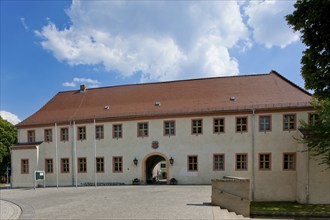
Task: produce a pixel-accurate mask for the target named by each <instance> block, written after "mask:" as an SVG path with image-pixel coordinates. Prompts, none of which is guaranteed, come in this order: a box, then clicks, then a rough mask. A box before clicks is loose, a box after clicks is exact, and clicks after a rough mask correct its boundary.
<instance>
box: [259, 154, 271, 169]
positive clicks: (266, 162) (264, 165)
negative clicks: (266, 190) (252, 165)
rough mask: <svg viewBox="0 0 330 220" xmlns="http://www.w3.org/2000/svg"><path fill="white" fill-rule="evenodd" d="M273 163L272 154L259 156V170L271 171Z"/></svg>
mask: <svg viewBox="0 0 330 220" xmlns="http://www.w3.org/2000/svg"><path fill="white" fill-rule="evenodd" d="M271 163H272V161H271V154H270V153H262V154H259V170H271V168H272V167H271V166H272V164H271Z"/></svg>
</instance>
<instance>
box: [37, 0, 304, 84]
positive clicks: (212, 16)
mask: <svg viewBox="0 0 330 220" xmlns="http://www.w3.org/2000/svg"><path fill="white" fill-rule="evenodd" d="M292 5H293V2H291V1H152V2H151V1H79V0H73V2H72V5H71V7H70V8H69V9H67V10H66V13H67V15H68V16H69V18H70V25H69V26H68V27H66V28H64V29H59V28H58V27H57V26H56V24H54V23H52V22H51V21H50V20H48V22H49V23H48V25H46V26H44V27H42V29H41V30H38V31H35V33H36V35H37V36H39V37H40V38H41V39H42V40H41V45H42V47H43V48H44V49H46V50H49V51H50V52H52V53H53V55H54V56H55V57H56V58H57V59H58V60H59V61H64V62H66V63H68V64H69V65H71V66H76V65H91V66H98V67H100V66H103V67H104V69H105V70H106V71H109V72H112V71H115V72H116V73H120V74H121V75H122V76H123V77H130V76H132V75H134V74H140V75H141V81H155V80H161V81H164V80H173V79H182V78H197V77H208V76H223V75H237V74H239V64H238V61H237V60H236V59H235V57H232V56H231V55H230V53H229V49H235V50H238V51H239V52H241V53H244V52H245V51H247V50H250V49H251V48H253V43H255V42H257V43H259V44H261V45H265V47H267V48H271V47H273V46H279V47H282V48H284V47H286V46H287V45H289V44H291V43H292V42H295V41H297V40H298V39H299V37H298V35H297V34H294V33H293V32H292V30H291V29H290V28H289V27H288V25H287V24H286V21H285V20H284V16H285V15H286V14H289V13H290V12H292V10H293V6H292ZM252 36H253V39H254V41H253V40H252V39H251V37H252ZM73 83H74V82H71V83H69V82H68V83H65V86H74V84H73ZM63 85H64V84H63Z"/></svg>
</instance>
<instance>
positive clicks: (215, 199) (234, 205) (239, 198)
mask: <svg viewBox="0 0 330 220" xmlns="http://www.w3.org/2000/svg"><path fill="white" fill-rule="evenodd" d="M212 205H216V206H220V207H221V208H225V209H228V210H229V211H232V212H236V213H237V214H240V215H243V216H245V217H249V216H250V180H249V179H245V178H239V177H224V178H223V179H215V180H212Z"/></svg>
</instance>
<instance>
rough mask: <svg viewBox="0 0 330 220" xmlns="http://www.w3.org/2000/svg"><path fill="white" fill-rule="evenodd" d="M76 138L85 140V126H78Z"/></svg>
mask: <svg viewBox="0 0 330 220" xmlns="http://www.w3.org/2000/svg"><path fill="white" fill-rule="evenodd" d="M77 138H78V140H86V127H78V137H77Z"/></svg>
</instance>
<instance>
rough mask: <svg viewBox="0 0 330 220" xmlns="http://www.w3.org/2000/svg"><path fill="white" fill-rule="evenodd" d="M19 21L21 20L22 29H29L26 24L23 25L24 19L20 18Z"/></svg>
mask: <svg viewBox="0 0 330 220" xmlns="http://www.w3.org/2000/svg"><path fill="white" fill-rule="evenodd" d="M20 20H21V23H22V25H23V27H24V29H25V30H29V27H28V26H27V25H26V23H25V18H23V17H22V18H20Z"/></svg>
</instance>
